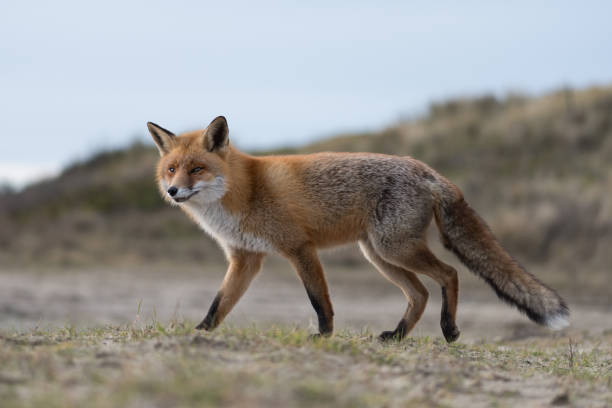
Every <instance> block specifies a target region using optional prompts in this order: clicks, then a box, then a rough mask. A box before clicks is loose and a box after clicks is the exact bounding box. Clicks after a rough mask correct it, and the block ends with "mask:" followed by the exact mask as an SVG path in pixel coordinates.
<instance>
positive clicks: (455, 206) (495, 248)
mask: <svg viewBox="0 0 612 408" xmlns="http://www.w3.org/2000/svg"><path fill="white" fill-rule="evenodd" d="M453 190H454V189H453ZM446 193H447V194H444V195H443V197H439V199H438V200H437V203H436V206H435V208H434V213H435V217H436V223H437V225H438V228H439V229H440V233H441V235H442V242H443V244H444V246H445V247H446V248H447V249H449V250H451V251H453V252H454V253H455V255H457V257H458V258H459V259H460V260H461V262H462V263H463V264H464V265H465V266H467V267H468V268H469V269H470V270H471V271H472V272H473V273H475V274H476V275H478V276H479V277H481V278H482V279H484V280H485V281H486V282H487V283H488V284H489V285H491V287H492V288H493V290H495V293H497V296H499V297H500V298H501V299H502V300H504V301H506V302H507V303H509V304H511V305H514V306H516V307H517V308H518V309H519V310H520V311H521V312H523V313H525V314H526V315H527V316H528V317H529V318H530V319H531V320H533V321H534V322H536V323H539V324H542V325H546V326H548V327H550V328H553V329H561V328H563V327H566V326H567V325H568V324H569V321H568V318H569V309H568V307H567V305H566V304H565V301H564V300H563V299H562V298H561V296H559V295H558V294H557V293H556V292H555V291H554V290H553V289H551V288H549V287H548V286H546V285H544V284H543V283H542V282H540V281H539V280H538V279H537V278H536V277H535V276H533V275H532V274H530V273H529V272H527V271H526V270H525V269H524V268H523V267H522V266H521V265H520V264H519V263H518V262H517V261H516V260H514V259H513V258H512V256H510V254H508V252H506V251H505V250H504V249H503V248H502V246H501V245H500V244H499V242H498V241H497V239H496V238H495V237H494V236H493V233H492V232H491V230H490V229H489V227H488V226H487V224H486V223H485V222H484V221H483V220H482V219H481V218H480V216H478V214H477V213H476V212H475V211H474V210H473V209H472V208H471V207H470V206H469V205H468V204H467V203H466V202H465V200H464V199H463V197H462V195H461V193H457V192H456V191H452V192H451V191H447V192H446Z"/></svg>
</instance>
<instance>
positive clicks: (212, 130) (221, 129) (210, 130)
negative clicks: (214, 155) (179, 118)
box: [204, 116, 229, 152]
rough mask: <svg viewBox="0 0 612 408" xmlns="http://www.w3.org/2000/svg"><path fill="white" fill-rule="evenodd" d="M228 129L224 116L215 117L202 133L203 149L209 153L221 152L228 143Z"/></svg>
mask: <svg viewBox="0 0 612 408" xmlns="http://www.w3.org/2000/svg"><path fill="white" fill-rule="evenodd" d="M228 134H229V128H228V127H227V120H225V117H224V116H217V117H216V118H215V119H213V121H212V122H210V125H208V127H207V128H206V130H205V131H204V148H205V149H206V150H208V151H209V152H213V151H222V150H223V149H225V148H226V147H227V145H228V143H229V137H228Z"/></svg>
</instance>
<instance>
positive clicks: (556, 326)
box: [546, 314, 569, 330]
mask: <svg viewBox="0 0 612 408" xmlns="http://www.w3.org/2000/svg"><path fill="white" fill-rule="evenodd" d="M546 326H548V327H550V328H551V329H553V330H561V329H563V328H566V327H567V326H569V319H568V316H567V315H563V314H558V315H555V316H551V317H549V318H548V319H546Z"/></svg>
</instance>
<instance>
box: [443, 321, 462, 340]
mask: <svg viewBox="0 0 612 408" xmlns="http://www.w3.org/2000/svg"><path fill="white" fill-rule="evenodd" d="M442 333H443V334H444V338H445V339H446V342H447V343H452V342H453V341H455V340H457V339H458V338H459V335H460V334H461V332H460V331H459V329H458V328H457V326H455V325H452V326H450V325H449V326H443V327H442Z"/></svg>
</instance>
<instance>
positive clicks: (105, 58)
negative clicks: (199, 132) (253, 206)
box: [0, 0, 612, 184]
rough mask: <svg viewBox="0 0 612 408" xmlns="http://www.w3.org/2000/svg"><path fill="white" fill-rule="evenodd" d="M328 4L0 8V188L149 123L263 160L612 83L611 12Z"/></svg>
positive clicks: (562, 7) (139, 133)
mask: <svg viewBox="0 0 612 408" xmlns="http://www.w3.org/2000/svg"><path fill="white" fill-rule="evenodd" d="M328 3H331V2H308V3H306V2H290V1H284V2H259V1H258V2H253V1H252V2H231V1H224V2H220V1H215V2H204V1H173V2H168V1H164V2H161V1H160V2H158V1H132V2H128V1H104V2H97V3H95V4H94V3H93V2H84V1H61V0H58V1H52V2H49V1H44V2H43V1H38V2H35V1H8V0H3V1H2V3H1V5H0V112H1V113H0V118H1V119H2V130H3V137H2V140H3V146H2V149H0V180H1V179H2V178H4V179H5V180H7V179H8V180H9V181H11V182H13V183H17V184H19V183H22V182H23V181H24V178H26V176H28V177H36V176H37V175H38V174H40V173H41V172H45V171H48V170H52V169H57V168H59V167H60V166H62V165H64V164H66V163H68V162H69V161H71V160H74V159H75V158H83V157H86V156H87V155H88V154H89V153H90V152H91V151H92V150H95V149H98V148H107V147H114V146H122V145H125V144H126V143H128V142H129V141H131V140H133V139H134V138H136V137H141V138H145V139H144V140H146V141H147V142H148V141H149V136H148V135H147V134H146V126H145V123H146V122H147V121H149V120H150V121H154V122H156V123H158V124H160V125H162V126H164V127H167V128H169V129H171V130H173V131H176V132H180V131H184V130H190V129H194V128H199V127H204V126H206V125H207V124H208V122H209V121H210V120H211V119H212V118H213V117H214V116H216V115H220V114H223V115H225V116H226V117H227V118H228V121H229V124H230V131H231V137H232V138H233V141H234V143H236V144H237V145H238V146H239V147H242V148H267V147H274V146H280V145H295V144H300V143H304V142H307V141H309V140H312V139H314V138H320V137H324V136H326V135H330V134H334V133H336V132H343V131H359V130H366V129H377V128H380V127H383V126H386V125H390V124H392V123H394V122H396V121H397V120H398V118H399V117H400V116H401V115H406V114H414V113H419V112H422V111H424V109H425V108H426V107H427V105H428V104H429V103H430V102H431V101H435V100H441V99H444V98H447V97H449V96H456V95H466V94H467V95H473V94H479V93H484V92H495V93H498V94H503V93H505V92H507V91H516V90H519V91H524V92H529V93H535V94H538V93H541V92H545V91H548V90H551V89H554V88H557V87H559V86H565V85H569V86H573V87H584V86H588V85H593V84H605V83H610V82H612V24H611V23H610V16H612V3H611V2H604V1H602V2H595V1H580V2H578V1H573V2H563V1H538V2H536V1H514V2H490V1H465V2H406V1H401V2H400V1H398V2H390V1H387V2H384V1H377V2H374V1H372V2H365V1H337V2H334V6H333V7H329V6H328ZM305 4H308V5H305Z"/></svg>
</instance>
